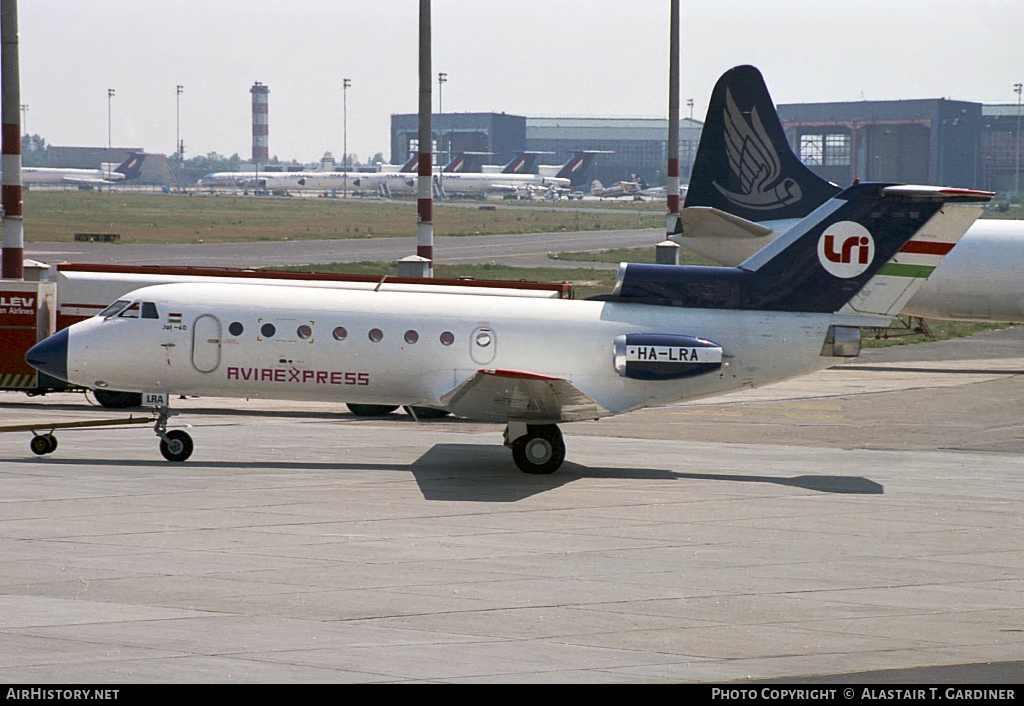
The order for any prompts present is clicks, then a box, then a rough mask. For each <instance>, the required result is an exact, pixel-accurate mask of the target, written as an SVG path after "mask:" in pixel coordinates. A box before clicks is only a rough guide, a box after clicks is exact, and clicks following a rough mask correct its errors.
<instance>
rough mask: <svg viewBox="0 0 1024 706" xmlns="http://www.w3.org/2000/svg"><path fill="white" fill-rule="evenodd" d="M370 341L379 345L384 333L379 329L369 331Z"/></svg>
mask: <svg viewBox="0 0 1024 706" xmlns="http://www.w3.org/2000/svg"><path fill="white" fill-rule="evenodd" d="M370 340H371V341H373V342H374V343H380V342H381V341H383V340H384V332H383V331H381V330H380V329H379V328H372V329H370Z"/></svg>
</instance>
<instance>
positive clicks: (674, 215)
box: [665, 0, 683, 239]
mask: <svg viewBox="0 0 1024 706" xmlns="http://www.w3.org/2000/svg"><path fill="white" fill-rule="evenodd" d="M668 44H669V46H668V58H669V61H668V170H667V172H666V174H667V176H668V185H667V187H668V188H667V190H668V197H667V198H666V202H667V203H666V206H667V213H666V217H665V238H666V239H667V238H668V237H669V236H671V235H679V234H680V233H682V232H683V222H682V220H681V219H680V217H679V0H671V2H670V3H669V42H668Z"/></svg>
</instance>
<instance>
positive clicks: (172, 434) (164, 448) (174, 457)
mask: <svg viewBox="0 0 1024 706" xmlns="http://www.w3.org/2000/svg"><path fill="white" fill-rule="evenodd" d="M193 447H194V445H193V443H192V437H191V436H189V435H188V432H185V431H182V430H181V429H172V430H171V431H169V432H167V436H166V438H163V439H160V453H161V454H163V457H164V458H166V459H167V460H168V461H172V462H174V463H180V462H181V461H184V460H186V459H187V458H188V457H189V456H191V455H192V449H193Z"/></svg>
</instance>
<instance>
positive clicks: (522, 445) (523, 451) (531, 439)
mask: <svg viewBox="0 0 1024 706" xmlns="http://www.w3.org/2000/svg"><path fill="white" fill-rule="evenodd" d="M526 429H527V432H526V434H524V435H523V436H521V437H519V438H518V439H516V440H515V441H513V442H512V459H513V460H514V461H515V462H516V465H517V466H519V470H521V471H522V472H523V473H531V474H544V475H546V474H548V473H554V472H555V471H557V470H558V469H559V467H561V465H562V462H563V461H564V460H565V442H564V441H563V440H562V432H561V431H560V430H559V429H558V427H557V426H555V425H554V424H534V425H529V426H527V427H526Z"/></svg>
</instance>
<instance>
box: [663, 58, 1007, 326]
mask: <svg viewBox="0 0 1024 706" xmlns="http://www.w3.org/2000/svg"><path fill="white" fill-rule="evenodd" d="M839 191H840V188H839V187H838V186H836V185H835V184H832V183H830V182H828V181H826V180H824V179H822V178H821V177H819V176H818V175H817V174H815V173H814V172H812V171H811V170H810V169H809V168H808V167H807V166H805V165H804V164H803V163H802V162H801V161H800V160H799V158H798V157H797V156H796V155H795V154H793V151H792V149H790V146H789V142H788V141H787V140H786V136H785V133H784V132H783V130H782V125H781V124H780V122H779V117H778V113H777V112H776V110H775V104H774V103H773V102H772V98H771V96H770V95H769V94H768V89H767V87H766V86H765V83H764V79H763V78H762V76H761V73H760V72H759V71H758V70H757V69H756V68H754V67H753V66H737V67H735V68H733V69H730V70H729V71H727V72H726V73H725V74H724V75H723V76H722V77H721V78H720V79H719V80H718V83H717V84H716V85H715V89H714V91H713V92H712V94H711V103H710V104H709V106H708V114H707V122H705V123H704V130H703V132H702V133H701V138H700V145H699V146H698V148H697V156H696V158H695V159H694V164H693V172H692V175H691V177H690V184H689V190H688V191H687V194H686V203H685V208H684V209H683V211H682V213H681V214H680V216H681V217H680V225H681V232H680V233H677V234H676V235H673V236H671V239H672V240H674V241H676V242H677V243H679V244H681V245H684V246H686V247H687V248H689V249H690V250H693V251H694V252H696V253H699V254H701V255H703V256H704V257H707V258H710V259H712V260H715V261H716V262H720V263H722V264H724V265H736V264H738V263H740V262H743V261H744V260H746V259H747V258H749V257H751V256H752V255H753V254H754V253H755V252H757V251H758V250H760V249H761V248H763V247H765V246H766V245H767V244H768V243H770V242H771V241H772V240H774V239H775V238H777V237H779V234H780V233H784V232H786V230H788V229H789V228H790V227H792V226H793V224H795V223H796V222H797V221H798V220H799V219H801V218H804V217H806V216H807V215H809V214H810V213H811V212H812V211H814V209H816V208H818V207H819V206H821V205H822V204H823V203H825V202H826V201H828V200H829V199H830V198H832V197H833V196H835V195H836V194H837V193H839ZM1021 272H1024V222H1022V221H1011V220H997V219H985V220H980V221H978V222H976V223H975V224H974V225H972V226H971V227H970V229H969V230H968V231H967V233H966V235H965V236H964V238H963V240H962V241H961V242H960V244H959V245H957V247H956V250H955V251H954V252H953V253H951V254H950V256H949V257H947V258H945V259H944V260H943V261H942V263H941V265H940V266H939V267H938V268H937V270H936V272H935V273H934V275H933V276H931V277H930V278H929V279H928V282H927V283H926V284H925V285H924V286H923V287H921V289H920V291H918V293H917V294H916V295H914V296H913V297H912V298H911V299H910V300H909V301H908V302H907V303H906V305H905V306H904V308H903V310H902V311H901V312H900V313H901V314H903V315H906V316H924V317H930V318H937V319H973V320H978V321H1021V320H1024V287H1022V286H1021Z"/></svg>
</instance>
